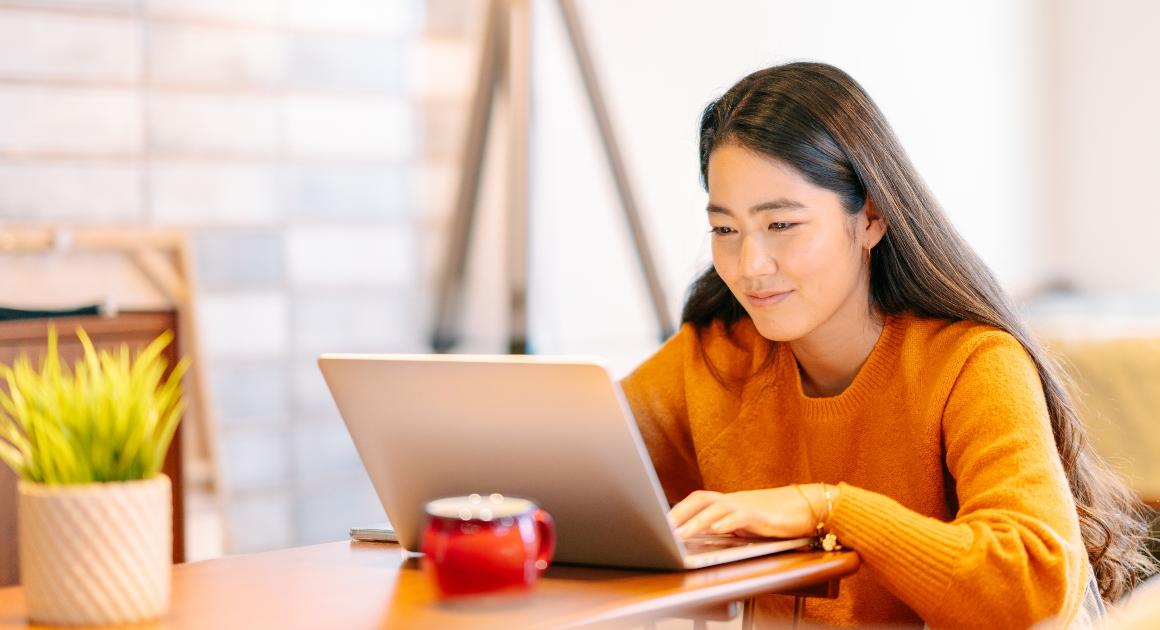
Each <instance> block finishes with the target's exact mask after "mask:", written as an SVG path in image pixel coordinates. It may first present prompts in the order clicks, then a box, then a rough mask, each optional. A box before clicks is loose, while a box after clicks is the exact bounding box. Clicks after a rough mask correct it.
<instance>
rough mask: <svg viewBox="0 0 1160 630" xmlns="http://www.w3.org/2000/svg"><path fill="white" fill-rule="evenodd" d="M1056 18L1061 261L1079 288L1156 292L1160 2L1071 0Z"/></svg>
mask: <svg viewBox="0 0 1160 630" xmlns="http://www.w3.org/2000/svg"><path fill="white" fill-rule="evenodd" d="M1055 22H1056V23H1055V26H1054V31H1055V32H1056V33H1057V36H1056V37H1057V38H1056V41H1055V49H1056V53H1055V55H1056V58H1057V60H1058V65H1059V71H1058V73H1057V79H1056V88H1055V93H1054V94H1053V95H1052V102H1053V103H1054V104H1055V105H1056V107H1057V108H1058V123H1057V129H1058V130H1059V132H1060V133H1059V135H1058V136H1057V137H1056V145H1055V147H1054V151H1053V153H1054V155H1055V159H1056V160H1057V161H1056V169H1057V170H1056V172H1057V176H1056V177H1055V178H1054V179H1053V180H1052V187H1051V190H1050V194H1051V206H1052V209H1051V211H1050V220H1051V222H1052V223H1057V224H1058V225H1059V226H1060V230H1059V241H1058V246H1057V247H1055V248H1053V251H1054V252H1055V253H1056V256H1055V261H1054V262H1055V265H1056V266H1057V268H1058V269H1059V271H1060V275H1061V276H1062V277H1064V278H1067V279H1069V280H1071V281H1072V282H1073V283H1074V284H1075V285H1076V286H1077V288H1079V289H1081V290H1083V291H1087V292H1105V293H1106V292H1114V293H1117V294H1121V295H1122V294H1133V293H1147V294H1150V295H1152V296H1160V255H1157V250H1158V247H1157V239H1158V238H1160V192H1158V191H1157V188H1156V184H1157V182H1158V181H1160V115H1158V112H1160V82H1158V81H1157V79H1156V77H1157V74H1158V73H1157V70H1156V64H1157V62H1158V61H1160V40H1158V39H1157V38H1156V26H1157V25H1158V24H1160V4H1157V3H1155V2H1148V1H1147V0H1114V1H1110V2H1085V1H1083V0H1065V1H1063V2H1060V3H1059V15H1058V17H1057V19H1056V20H1055ZM1153 303H1154V302H1153ZM1137 308H1141V307H1137ZM1152 313H1153V314H1155V313H1156V311H1155V309H1154V307H1153V310H1152Z"/></svg>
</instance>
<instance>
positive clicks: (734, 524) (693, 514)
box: [669, 484, 826, 538]
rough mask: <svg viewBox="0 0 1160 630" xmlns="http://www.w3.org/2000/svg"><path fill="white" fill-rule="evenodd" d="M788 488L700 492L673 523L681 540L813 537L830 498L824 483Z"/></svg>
mask: <svg viewBox="0 0 1160 630" xmlns="http://www.w3.org/2000/svg"><path fill="white" fill-rule="evenodd" d="M799 487H800V488H801V490H798V488H795V487H794V486H784V487H781V488H770V489H766V490H746V491H743V492H731V493H729V494H723V493H721V492H710V491H708V490H698V491H696V492H694V493H692V494H690V495H689V496H687V497H685V499H684V500H683V501H681V502H680V503H678V504H677V505H675V506H673V509H672V510H670V511H669V520H670V521H672V523H673V525H674V526H675V527H676V528H677V534H678V535H679V536H680V537H681V538H690V537H692V536H697V535H699V534H728V533H730V532H732V533H734V534H736V535H738V536H760V537H769V538H796V537H799V536H812V535H814V534H815V533H816V532H817V530H816V527H817V524H818V518H819V515H825V512H826V499H825V493H824V491H823V490H822V486H821V485H820V484H808V485H803V486H799ZM803 492H804V493H805V495H808V497H809V501H808V502H807V500H806V496H803Z"/></svg>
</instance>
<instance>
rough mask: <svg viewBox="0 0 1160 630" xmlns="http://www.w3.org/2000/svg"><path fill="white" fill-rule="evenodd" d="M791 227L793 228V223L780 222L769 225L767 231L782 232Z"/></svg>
mask: <svg viewBox="0 0 1160 630" xmlns="http://www.w3.org/2000/svg"><path fill="white" fill-rule="evenodd" d="M793 226H794V224H793V223H783V222H780V221H775V222H773V223H770V224H769V229H771V230H773V231H774V232H784V231H786V230H788V229H790V228H791V227H793Z"/></svg>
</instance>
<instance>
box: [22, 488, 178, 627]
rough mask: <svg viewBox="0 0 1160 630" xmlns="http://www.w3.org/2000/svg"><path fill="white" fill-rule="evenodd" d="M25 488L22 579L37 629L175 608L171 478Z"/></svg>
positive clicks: (134, 619)
mask: <svg viewBox="0 0 1160 630" xmlns="http://www.w3.org/2000/svg"><path fill="white" fill-rule="evenodd" d="M19 488H20V507H19V512H20V514H19V522H20V533H19V538H20V581H21V583H22V585H23V586H24V597H25V601H26V602H27V606H28V616H29V618H30V619H31V620H32V621H33V622H34V623H42V624H52V625H107V624H128V623H140V622H143V621H152V620H155V619H157V618H159V617H161V616H162V615H164V614H165V613H166V612H167V611H168V610H169V573H170V568H171V566H172V561H171V555H170V554H171V553H172V538H173V529H172V520H173V508H172V504H171V503H170V484H169V477H166V476H165V475H157V476H156V477H154V478H153V479H148V480H145V481H124V482H113V483H94V484H85V485H75V486H46V485H41V484H35V483H27V482H24V481H21V482H20V483H19Z"/></svg>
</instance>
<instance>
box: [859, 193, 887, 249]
mask: <svg viewBox="0 0 1160 630" xmlns="http://www.w3.org/2000/svg"><path fill="white" fill-rule="evenodd" d="M859 225H860V227H861V228H862V230H861V231H862V234H861V238H862V247H863V249H865V248H867V247H874V246H875V245H877V244H878V241H880V240H882V237H883V236H884V235H885V234H886V227H887V226H886V217H884V216H882V215H880V214H878V209H877V208H875V207H874V202H872V201H870V198H869V197H867V198H866V204H865V205H863V206H862V221H859Z"/></svg>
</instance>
